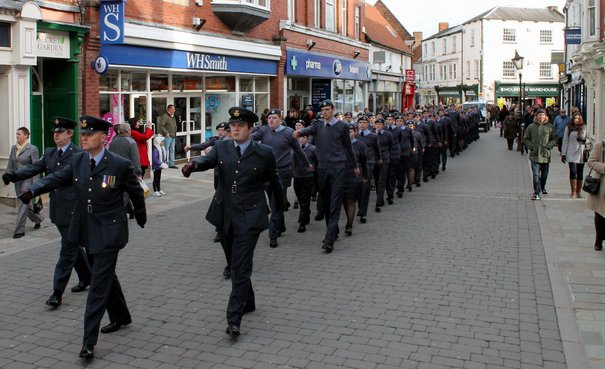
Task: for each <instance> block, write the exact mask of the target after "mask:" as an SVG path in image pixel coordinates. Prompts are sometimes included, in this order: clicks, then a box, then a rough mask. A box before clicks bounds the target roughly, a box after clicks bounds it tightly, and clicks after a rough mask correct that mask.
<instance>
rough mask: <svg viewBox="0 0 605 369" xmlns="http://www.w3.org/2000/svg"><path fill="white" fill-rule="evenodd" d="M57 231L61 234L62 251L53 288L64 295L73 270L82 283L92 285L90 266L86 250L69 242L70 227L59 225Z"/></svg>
mask: <svg viewBox="0 0 605 369" xmlns="http://www.w3.org/2000/svg"><path fill="white" fill-rule="evenodd" d="M57 229H58V230H59V233H60V234H61V251H60V252H59V261H57V265H56V266H55V276H54V279H53V288H54V289H55V291H58V292H60V293H63V291H65V287H66V286H67V282H69V277H70V276H71V269H72V268H74V269H75V270H76V273H77V274H78V279H79V280H80V282H82V283H84V284H86V285H88V284H90V265H89V264H88V259H87V257H86V252H85V251H84V248H83V247H80V246H78V245H75V244H73V243H71V242H69V240H68V237H67V235H68V233H69V225H61V226H59V225H58V226H57Z"/></svg>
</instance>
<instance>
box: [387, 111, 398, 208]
mask: <svg viewBox="0 0 605 369" xmlns="http://www.w3.org/2000/svg"><path fill="white" fill-rule="evenodd" d="M386 125H387V129H388V130H389V132H390V133H391V135H392V138H391V139H392V145H391V158H390V161H389V170H388V174H387V202H388V203H389V205H392V204H393V200H394V198H395V187H396V185H397V176H398V175H399V171H400V170H401V163H400V162H401V134H402V132H401V128H399V127H398V126H397V124H395V115H394V114H388V115H387V121H386Z"/></svg>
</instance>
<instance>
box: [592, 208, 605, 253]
mask: <svg viewBox="0 0 605 369" xmlns="http://www.w3.org/2000/svg"><path fill="white" fill-rule="evenodd" d="M594 227H595V230H596V241H595V244H597V245H602V244H603V241H605V218H603V217H602V216H601V214H599V213H597V212H595V213H594Z"/></svg>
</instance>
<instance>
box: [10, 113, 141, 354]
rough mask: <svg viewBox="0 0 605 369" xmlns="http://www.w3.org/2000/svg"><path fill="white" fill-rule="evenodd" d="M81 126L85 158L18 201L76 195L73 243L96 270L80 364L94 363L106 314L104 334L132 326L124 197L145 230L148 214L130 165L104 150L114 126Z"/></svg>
mask: <svg viewBox="0 0 605 369" xmlns="http://www.w3.org/2000/svg"><path fill="white" fill-rule="evenodd" d="M80 122H81V123H80V142H81V144H82V148H83V149H84V151H86V152H81V153H76V154H73V155H74V157H73V158H72V160H71V162H70V163H69V164H68V165H66V166H65V167H64V168H63V169H61V170H59V171H57V172H55V173H53V174H51V175H49V176H47V177H46V178H43V179H41V180H39V181H38V182H37V183H35V184H34V185H33V186H32V187H31V189H30V190H27V191H24V192H22V193H21V195H20V196H19V197H20V198H21V199H22V200H23V202H29V201H30V200H31V198H32V197H33V196H37V195H40V194H42V193H46V192H49V191H52V190H54V189H57V188H63V187H68V186H72V185H73V186H74V187H75V189H76V199H75V200H74V209H73V215H72V218H71V225H70V228H69V241H70V242H72V243H74V244H76V245H83V246H85V247H86V250H87V252H88V256H89V262H90V266H91V269H92V274H91V279H90V292H89V293H88V299H87V300H86V311H85V314H84V340H83V341H84V342H83V343H84V345H83V346H82V350H81V351H80V357H81V358H83V359H85V360H91V359H93V358H94V346H95V345H96V344H97V338H98V335H99V327H100V324H101V319H102V318H103V314H105V310H107V314H108V315H109V321H110V323H109V324H108V325H106V326H104V327H103V328H101V332H102V333H111V332H115V331H117V330H118V329H120V328H121V327H123V326H125V325H128V324H130V323H131V322H132V319H131V317H130V312H129V311H128V306H127V305H126V300H125V298H124V294H123V293H122V288H121V286H120V282H119V281H118V277H117V276H116V274H115V267H116V263H117V261H118V252H119V251H120V249H122V248H123V247H124V246H125V245H126V243H128V219H127V216H126V209H125V208H124V206H123V194H124V192H126V193H128V195H129V196H130V199H131V200H132V203H133V205H134V209H135V218H136V221H137V223H138V224H139V226H141V228H142V227H143V226H144V225H145V223H146V221H147V213H146V211H145V196H144V194H143V189H142V188H141V186H140V185H139V182H138V180H137V176H136V174H135V172H134V167H133V165H132V163H131V162H130V161H129V160H127V159H125V158H123V157H121V156H119V155H116V154H114V153H112V152H110V151H109V150H106V149H105V147H104V146H103V142H104V141H105V138H106V136H107V132H108V130H109V127H111V123H109V122H107V121H105V120H102V119H100V118H96V117H91V116H86V115H84V116H81V117H80Z"/></svg>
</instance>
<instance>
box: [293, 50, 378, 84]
mask: <svg viewBox="0 0 605 369" xmlns="http://www.w3.org/2000/svg"><path fill="white" fill-rule="evenodd" d="M370 70H371V68H370V63H366V62H362V61H355V60H350V59H343V58H336V57H331V56H326V55H323V54H313V53H308V52H304V51H294V50H288V51H287V54H286V74H287V75H289V76H307V77H323V78H338V79H348V80H356V81H370V80H371V73H370Z"/></svg>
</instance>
